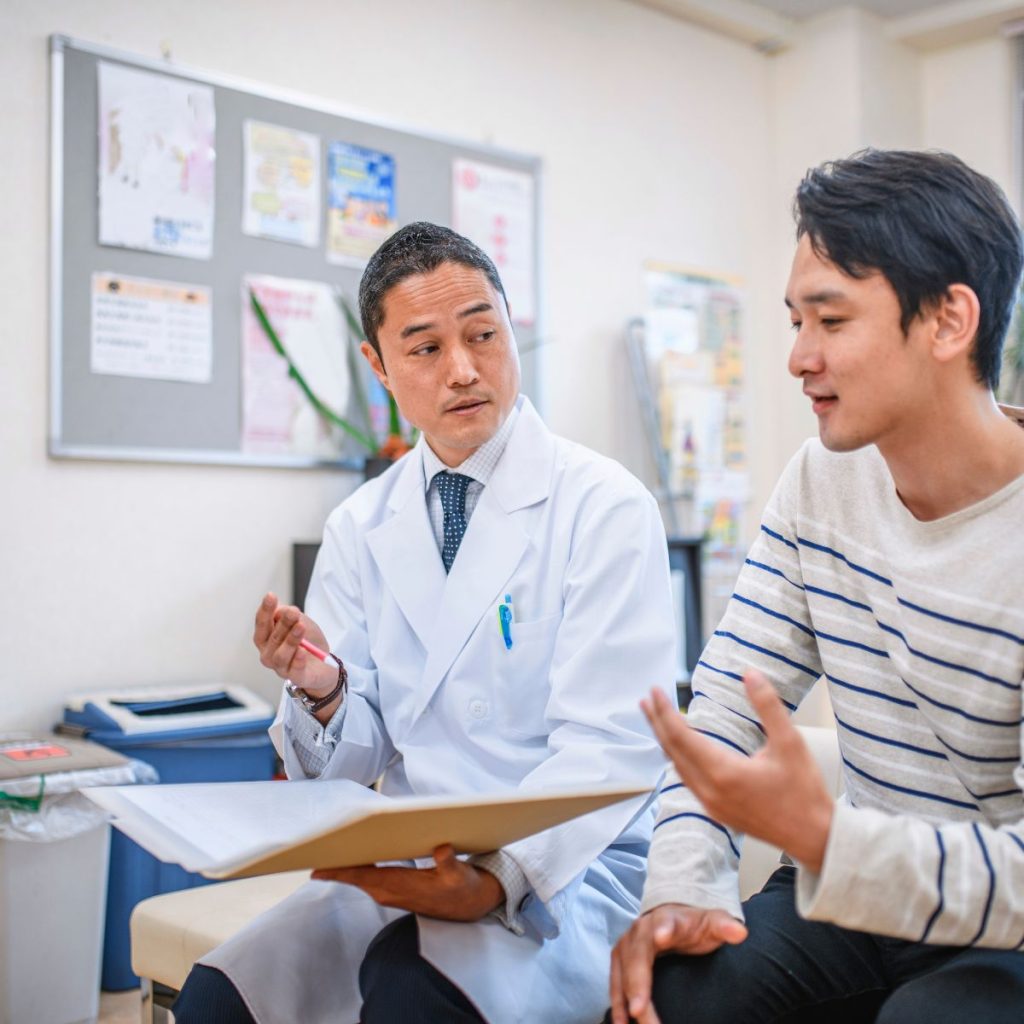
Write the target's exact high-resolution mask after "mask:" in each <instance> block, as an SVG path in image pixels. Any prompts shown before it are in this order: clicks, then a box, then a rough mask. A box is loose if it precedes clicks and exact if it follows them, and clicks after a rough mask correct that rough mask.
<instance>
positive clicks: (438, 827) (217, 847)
mask: <svg viewBox="0 0 1024 1024" xmlns="http://www.w3.org/2000/svg"><path fill="white" fill-rule="evenodd" d="M83 792H84V793H85V795H86V796H88V797H89V798H90V799H91V800H93V801H94V802H96V803H98V804H99V805H100V806H102V807H104V808H106V809H107V810H108V811H110V812H111V813H112V814H113V815H114V822H113V823H114V825H115V826H117V828H119V829H120V830H121V831H123V832H125V833H126V834H127V835H129V836H130V837H131V838H132V839H134V840H135V841H136V842H138V843H139V844H140V845H141V846H143V847H144V848H145V849H147V850H148V851H149V852H150V853H152V854H153V855H154V856H156V857H158V858H160V859H162V860H169V861H172V862H174V863H178V864H181V865H182V866H183V867H184V868H186V869H187V870H189V871H199V872H201V873H202V874H204V875H206V876H207V877H208V878H222V879H227V878H245V877H248V876H250V875H265V874H272V873H273V872H277V871H294V870H300V869H305V870H309V869H316V868H332V867H353V866H356V865H361V864H378V863H381V862H386V861H404V860H414V859H417V858H420V857H429V856H430V854H431V853H432V852H433V850H434V849H435V848H436V847H438V846H441V845H443V844H445V843H450V844H451V845H452V846H453V847H454V848H455V851H456V852H457V853H487V852H489V851H491V850H497V849H500V848H501V847H503V846H507V845H508V844H509V843H512V842H515V841H516V840H517V839H523V838H524V837H526V836H529V835H533V834H534V833H536V832H542V831H544V830H545V829H548V828H552V827H553V826H555V825H560V824H562V823H563V822H566V821H569V820H570V819H572V818H576V817H578V816H580V815H582V814H587V813H589V812H590V811H596V810H599V809H600V808H602V807H606V806H608V805H610V804H614V803H618V802H620V801H623V800H628V799H630V798H634V797H640V796H645V795H648V794H649V793H650V792H651V790H650V787H649V786H644V785H637V784H634V785H620V786H600V787H589V788H576V789H564V790H545V791H535V792H523V791H521V790H511V791H505V792H498V793H477V794H471V795H461V796H447V797H441V796H402V797H386V796H381V795H380V794H377V793H374V792H373V791H372V790H369V789H367V788H366V787H363V786H358V785H357V784H356V783H353V782H348V781H346V780H316V781H312V780H303V781H295V782H280V781H279V782H223V783H191V784H179V785H160V786H111V787H96V788H91V789H86V790H83Z"/></svg>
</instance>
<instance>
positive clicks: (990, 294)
mask: <svg viewBox="0 0 1024 1024" xmlns="http://www.w3.org/2000/svg"><path fill="white" fill-rule="evenodd" d="M793 213H794V216H795V218H796V222H797V238H798V239H799V238H801V237H802V236H803V235H807V236H808V237H809V239H810V242H811V245H812V246H813V248H814V251H815V252H816V253H817V254H818V255H819V256H824V257H826V258H828V259H829V260H830V261H831V262H833V263H834V264H835V265H836V266H837V267H839V269H840V270H842V271H843V272H844V273H846V274H849V275H850V276H851V277H865V276H867V275H868V274H870V273H872V272H874V271H878V272H880V273H881V274H883V275H884V276H885V278H886V280H887V281H888V282H889V284H891V285H892V287H893V290H894V291H895V292H896V295H897V297H898V298H899V302H900V310H901V318H900V322H901V326H902V328H903V333H904V334H906V333H907V330H908V329H909V327H910V323H911V321H912V320H913V319H914V317H916V316H917V315H918V314H919V313H921V312H922V311H923V310H924V309H926V308H927V307H928V306H929V305H930V304H932V303H935V302H937V301H938V300H939V299H941V298H942V297H943V296H944V295H946V294H947V293H948V290H949V286H950V285H952V284H965V285H967V286H968V287H970V288H971V289H972V290H973V291H974V293H975V294H976V295H977V296H978V302H979V304H980V306H981V317H980V320H979V323H978V333H977V335H976V337H975V339H974V345H973V347H972V349H971V362H972V364H973V367H974V372H975V376H976V377H977V379H978V380H979V381H980V382H981V383H982V384H985V385H987V386H988V387H990V388H992V389H993V390H994V389H995V387H996V385H997V384H998V383H999V369H1000V363H1001V359H1002V348H1003V340H1004V339H1005V337H1006V331H1007V328H1008V327H1009V324H1010V317H1011V316H1012V314H1013V308H1014V305H1015V303H1016V301H1017V295H1018V290H1019V287H1020V276H1021V265H1022V262H1024V256H1022V251H1021V230H1020V224H1019V223H1018V221H1017V217H1016V215H1015V214H1014V212H1013V210H1012V209H1011V208H1010V204H1009V203H1008V202H1007V199H1006V196H1005V195H1004V194H1003V191H1002V189H1000V188H999V186H998V185H996V183H995V182H994V181H992V179H991V178H987V177H985V175H983V174H979V173H978V172H977V171H974V170H971V168H970V167H968V166H967V165H966V164H965V163H964V162H963V161H962V160H960V159H958V158H957V157H955V156H953V155H952V154H951V153H940V152H912V151H905V150H878V149H865V150H862V151H860V152H859V153H855V154H854V155H853V156H851V157H850V158H849V159H846V160H835V161H832V162H829V163H824V164H822V165H821V166H820V167H815V168H814V169H813V170H810V171H808V172H807V175H806V177H805V178H804V180H803V181H802V182H801V183H800V186H799V188H798V189H797V192H796V199H795V201H794V204H793Z"/></svg>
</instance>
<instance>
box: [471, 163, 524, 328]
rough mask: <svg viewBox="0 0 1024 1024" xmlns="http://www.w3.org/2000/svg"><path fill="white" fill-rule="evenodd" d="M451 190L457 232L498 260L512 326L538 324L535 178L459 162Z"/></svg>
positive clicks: (491, 165)
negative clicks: (535, 256)
mask: <svg viewBox="0 0 1024 1024" xmlns="http://www.w3.org/2000/svg"><path fill="white" fill-rule="evenodd" d="M452 191H453V195H452V227H453V228H454V229H455V230H456V231H458V232H459V234H460V235H465V236H466V237H467V238H469V239H471V240H472V241H474V242H476V244H477V245H479V246H480V248H481V249H483V251H484V252H485V253H487V255H488V256H490V257H491V259H492V260H493V261H494V265H495V266H496V267H497V268H498V273H499V275H500V276H501V281H502V284H503V285H504V286H505V297H506V298H507V299H508V304H509V307H510V309H511V314H512V321H513V322H514V323H519V324H527V325H529V324H533V322H534V321H535V319H536V316H537V308H536V307H537V302H536V296H535V294H534V276H535V268H534V257H533V254H534V226H533V224H534V221H533V202H534V189H533V178H532V177H531V176H530V175H529V174H526V173H525V172H523V171H511V170H508V169H507V168H505V167H496V166H494V165H493V164H485V163H480V162H479V161H476V160H461V159H460V160H455V161H454V163H453V166H452Z"/></svg>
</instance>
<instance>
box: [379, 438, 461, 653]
mask: <svg viewBox="0 0 1024 1024" xmlns="http://www.w3.org/2000/svg"><path fill="white" fill-rule="evenodd" d="M424 444H426V442H425V441H424V440H423V438H422V437H421V438H420V440H419V443H418V444H417V445H416V447H415V448H413V450H412V451H411V452H409V454H408V455H406V456H405V457H404V458H403V459H402V461H401V463H400V464H399V465H398V466H396V467H395V472H396V473H397V478H396V480H395V482H394V484H393V485H392V487H391V494H390V495H389V496H388V502H387V504H388V508H389V510H390V511H391V512H392V513H393V514H392V515H391V516H389V517H388V518H387V519H385V520H384V521H383V522H382V523H381V524H380V525H379V526H377V527H375V528H374V529H372V530H370V531H369V532H368V533H367V535H366V543H367V546H368V547H369V549H370V554H371V555H372V556H373V560H374V561H375V562H376V563H377V567H378V568H379V569H380V574H381V576H382V577H383V580H384V584H385V586H386V587H387V588H388V589H389V590H390V591H391V593H392V595H393V596H394V598H395V601H396V602H397V603H398V607H399V608H401V610H402V614H403V615H404V616H405V617H406V619H407V620H408V622H409V625H410V626H412V628H413V630H414V632H415V633H416V636H417V637H418V638H419V641H420V643H421V644H423V646H424V648H427V647H428V646H429V644H430V639H431V635H432V633H433V628H434V621H435V619H436V618H437V610H438V605H439V604H440V601H441V593H442V591H443V590H444V588H445V585H446V582H447V581H446V578H445V571H444V565H443V564H442V562H441V554H440V552H439V551H438V550H437V540H436V538H435V537H434V529H433V527H432V526H431V525H430V515H429V513H428V512H427V503H426V500H425V497H424V494H423V486H422V483H423V450H422V446H423V445H424Z"/></svg>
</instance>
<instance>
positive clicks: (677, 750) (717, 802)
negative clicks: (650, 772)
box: [641, 669, 834, 874]
mask: <svg viewBox="0 0 1024 1024" xmlns="http://www.w3.org/2000/svg"><path fill="white" fill-rule="evenodd" d="M743 685H744V686H745V687H746V691H747V697H748V699H749V700H750V703H751V704H752V705H753V707H754V710H755V711H756V712H757V715H758V718H759V719H760V721H761V725H762V726H763V727H764V734H765V742H764V745H763V746H762V747H761V749H760V750H758V751H757V753H756V754H754V755H753V756H752V757H744V756H743V755H742V754H737V753H734V752H733V751H731V750H727V749H726V748H725V747H723V746H722V744H720V743H716V742H715V741H714V740H712V739H709V738H708V737H707V736H703V735H701V734H700V733H699V732H697V730H696V729H694V728H693V727H692V726H690V725H688V724H687V722H686V719H685V716H683V715H681V714H680V713H679V710H678V708H675V707H673V706H672V704H671V703H670V702H669V700H668V698H667V697H666V696H665V695H664V694H663V693H662V692H661V691H660V690H655V691H652V693H651V696H650V698H649V699H648V700H645V701H641V707H642V708H643V710H644V714H645V715H647V720H648V721H649V722H650V723H651V727H652V728H653V729H654V732H655V733H656V734H657V737H658V741H659V742H660V743H661V745H662V747H663V748H664V750H665V753H666V754H668V756H669V757H670V758H671V759H672V763H673V764H674V765H675V767H676V770H677V771H678V772H679V777H680V778H681V779H682V780H683V782H685V783H686V785H687V786H688V787H689V788H690V789H691V790H692V791H693V792H694V794H695V795H696V796H697V798H698V799H699V800H700V802H701V803H702V804H703V805H704V810H705V811H707V813H708V814H709V815H710V816H711V817H712V818H714V819H715V821H719V822H721V823H722V824H723V825H728V826H729V827H730V828H734V829H736V830H737V831H739V832H743V833H746V834H747V835H752V836H755V837H756V838H758V839H762V840H764V841H765V842H767V843H771V844H772V845H773V846H778V847H780V848H781V849H783V850H785V851H786V852H787V853H788V854H789V855H790V856H791V857H793V858H794V860H796V861H798V862H799V863H800V864H802V865H803V866H804V867H806V868H808V869H809V870H811V871H813V872H815V873H816V874H817V873H819V872H820V871H821V864H822V861H823V860H824V858H825V846H826V845H827V843H828V834H829V830H830V828H831V827H832V812H833V809H834V806H833V800H832V796H831V794H830V793H829V791H828V789H827V787H826V786H825V780H824V779H823V778H822V776H821V771H820V770H819V769H818V765H817V762H816V761H815V760H814V756H813V755H812V754H811V751H810V749H809V748H808V746H807V744H806V743H805V742H804V739H803V737H802V736H801V735H800V732H799V730H798V729H797V727H796V726H795V725H794V724H793V723H792V722H791V721H790V720H789V715H788V714H787V712H786V709H785V708H784V707H783V705H782V702H781V701H780V700H779V696H778V694H777V693H776V692H775V688H774V687H773V686H772V684H771V683H770V682H769V681H768V679H767V678H766V677H765V676H764V675H763V674H762V673H760V672H757V671H755V670H753V669H750V670H748V671H747V672H745V673H744V675H743Z"/></svg>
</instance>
